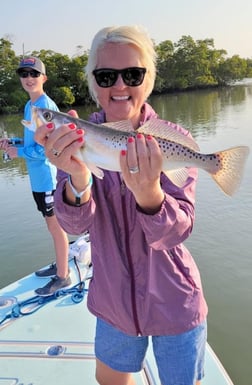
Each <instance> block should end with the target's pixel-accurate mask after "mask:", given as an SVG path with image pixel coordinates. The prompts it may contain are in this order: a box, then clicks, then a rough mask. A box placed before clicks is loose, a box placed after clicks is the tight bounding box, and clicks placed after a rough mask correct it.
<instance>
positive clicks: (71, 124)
mask: <svg viewBox="0 0 252 385" xmlns="http://www.w3.org/2000/svg"><path fill="white" fill-rule="evenodd" d="M68 127H69V128H71V130H74V129H75V128H76V125H75V124H74V123H70V124H69V125H68Z"/></svg>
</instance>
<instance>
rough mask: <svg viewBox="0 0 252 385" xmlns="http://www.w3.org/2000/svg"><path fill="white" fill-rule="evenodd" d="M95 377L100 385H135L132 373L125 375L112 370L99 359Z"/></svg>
mask: <svg viewBox="0 0 252 385" xmlns="http://www.w3.org/2000/svg"><path fill="white" fill-rule="evenodd" d="M95 377H96V381H97V382H98V384H100V385H111V384H116V385H135V381H134V379H133V377H132V375H131V373H124V372H119V371H117V370H114V369H111V368H110V367H109V366H107V365H105V364H104V363H103V362H101V361H100V360H98V359H96V373H95Z"/></svg>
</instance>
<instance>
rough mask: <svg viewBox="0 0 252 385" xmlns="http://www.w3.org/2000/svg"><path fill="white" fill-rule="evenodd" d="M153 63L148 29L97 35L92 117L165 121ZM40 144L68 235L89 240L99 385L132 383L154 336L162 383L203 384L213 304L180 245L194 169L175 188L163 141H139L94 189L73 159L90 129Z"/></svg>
mask: <svg viewBox="0 0 252 385" xmlns="http://www.w3.org/2000/svg"><path fill="white" fill-rule="evenodd" d="M155 58H156V56H155V50H154V47H153V43H152V40H151V39H150V38H149V37H148V35H147V33H146V32H145V31H144V30H142V29H141V28H138V27H127V26H126V27H111V28H104V29H102V30H101V31H100V32H98V33H97V35H96V36H95V37H94V40H93V43H92V46H91V50H90V55H89V59H88V64H87V67H86V73H87V78H88V84H89V89H90V93H91V95H92V96H93V98H94V100H95V101H96V102H97V104H98V105H100V106H101V108H102V110H101V111H100V112H97V113H94V114H92V115H91V117H90V120H91V121H92V122H95V123H98V124H100V123H103V122H114V121H121V120H130V121H131V123H132V125H133V127H134V129H137V128H138V127H139V126H140V125H142V124H144V123H145V122H146V121H147V120H148V119H150V118H153V117H155V118H156V119H158V117H157V116H156V114H155V112H154V111H153V109H152V108H151V106H150V105H148V104H147V103H146V100H147V98H148V96H149V95H150V93H151V91H152V89H153V85H154V81H155V72H156V69H155ZM72 113H73V112H72ZM166 123H167V125H169V126H171V127H174V129H176V130H178V131H180V132H182V133H183V134H184V135H189V133H188V132H187V131H185V130H184V129H183V128H181V127H179V126H176V125H174V124H172V123H170V122H166ZM167 127H168V126H167ZM36 139H37V140H38V141H39V142H40V143H41V144H43V145H45V148H46V154H47V156H48V157H49V159H50V160H51V161H52V162H53V163H54V164H55V165H56V166H57V167H58V169H60V170H63V171H59V172H58V186H57V190H56V193H55V194H56V195H55V200H56V210H57V215H58V219H59V222H60V223H61V225H62V226H63V228H64V229H65V231H66V232H68V233H72V234H76V235H77V234H80V233H83V232H84V231H87V230H88V231H89V233H90V240H91V246H92V261H93V269H94V275H93V279H92V281H91V283H90V288H89V295H88V308H89V310H90V311H91V312H92V313H93V314H94V315H95V316H96V317H97V327H96V338H95V353H96V359H97V365H96V378H97V381H98V382H99V384H102V385H111V384H117V385H132V384H134V380H133V377H132V375H131V373H132V372H136V371H139V370H140V369H141V367H142V363H143V359H144V356H145V353H146V349H147V344H148V336H152V343H153V349H154V354H155V358H156V363H157V366H158V370H159V377H160V380H161V383H162V385H174V384H180V385H182V384H184V385H195V384H199V383H200V380H201V378H202V377H203V361H204V351H205V343H206V316H207V305H206V302H205V299H204V295H203V291H202V287H201V280H200V275H199V272H198V269H197V267H196V265H195V262H194V260H193V258H192V256H191V255H190V253H189V251H188V250H187V249H186V248H185V246H184V245H183V244H182V242H183V241H184V240H185V239H187V237H188V236H189V235H190V233H191V231H192V227H193V222H194V203H195V185H196V179H197V170H196V169H193V168H191V169H188V178H187V180H186V183H185V185H184V186H183V188H178V187H177V186H175V185H174V184H173V183H172V182H171V181H170V180H169V179H168V177H167V176H166V175H165V174H164V173H162V171H161V170H162V156H161V151H160V149H159V146H158V144H157V142H156V140H155V139H154V138H153V137H152V136H150V135H148V136H146V137H145V136H143V135H142V134H137V135H136V136H134V137H133V136H132V137H130V138H129V140H128V143H127V151H125V150H122V151H121V154H120V166H121V173H117V172H110V171H104V174H105V175H104V178H103V179H102V180H100V179H98V178H96V177H93V184H92V178H91V175H90V171H89V169H88V168H87V166H86V165H85V164H84V163H83V162H82V161H81V160H79V159H78V158H77V157H76V156H75V154H76V151H77V150H78V149H79V148H80V147H82V146H83V145H85V133H84V131H83V130H80V129H76V127H75V126H74V125H73V124H70V125H69V126H67V125H64V126H62V127H60V128H59V129H58V130H54V127H52V125H51V124H49V125H48V126H47V128H45V127H41V128H39V130H38V131H37V134H36ZM101 156H102V154H101Z"/></svg>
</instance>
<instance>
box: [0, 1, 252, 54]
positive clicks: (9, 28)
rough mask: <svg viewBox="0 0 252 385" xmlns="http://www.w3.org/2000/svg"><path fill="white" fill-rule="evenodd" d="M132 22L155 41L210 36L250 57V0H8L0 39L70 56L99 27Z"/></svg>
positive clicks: (0, 12)
mask: <svg viewBox="0 0 252 385" xmlns="http://www.w3.org/2000/svg"><path fill="white" fill-rule="evenodd" d="M133 24H140V25H142V26H144V27H145V28H146V29H147V31H148V32H149V35H150V36H151V38H152V39H153V40H154V41H155V43H156V44H159V43H161V42H162V41H164V40H171V41H172V42H173V43H176V42H178V41H179V39H180V38H181V37H182V36H191V37H192V38H193V39H194V40H204V39H207V38H211V39H213V40H214V47H215V49H225V50H226V51H227V56H228V57H231V56H233V55H239V56H240V57H241V58H252V1H251V0H211V1H210V0H190V1H189V0H66V1H64V0H42V1H33V0H29V1H28V0H21V1H19V0H7V1H3V2H1V7H0V38H7V39H8V40H10V41H11V42H12V43H13V46H12V49H14V51H15V53H16V55H21V54H23V53H25V54H26V55H29V54H30V53H31V52H32V51H34V50H35V51H40V50H41V49H45V50H52V51H54V52H57V53H61V54H66V55H68V56H69V57H72V56H74V55H76V54H78V53H82V52H83V51H87V50H88V49H89V48H90V46H91V42H92V39H93V36H94V35H95V34H96V32H98V30H100V29H101V28H103V27H106V26H111V25H133Z"/></svg>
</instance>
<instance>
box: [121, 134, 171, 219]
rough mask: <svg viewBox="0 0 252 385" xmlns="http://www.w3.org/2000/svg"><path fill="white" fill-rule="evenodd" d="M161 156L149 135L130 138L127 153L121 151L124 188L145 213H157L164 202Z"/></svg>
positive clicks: (155, 143) (157, 146)
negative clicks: (132, 195)
mask: <svg viewBox="0 0 252 385" xmlns="http://www.w3.org/2000/svg"><path fill="white" fill-rule="evenodd" d="M162 163H163V161H162V154H161V151H160V148H159V145H158V143H157V141H156V140H155V139H154V138H153V137H152V136H150V135H148V136H147V137H146V138H145V136H144V135H142V134H137V136H136V138H133V137H130V138H129V140H128V146H127V151H122V152H121V156H120V165H121V169H122V174H123V179H124V181H125V184H126V186H127V187H128V188H129V190H131V191H132V193H133V194H134V196H135V199H136V201H137V203H138V205H139V206H140V207H141V208H142V210H144V211H145V212H146V213H150V214H151V213H154V212H156V211H158V210H159V209H160V207H161V205H162V202H163V200H164V192H163V191H162V189H161V186H160V174H161V171H162Z"/></svg>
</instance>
